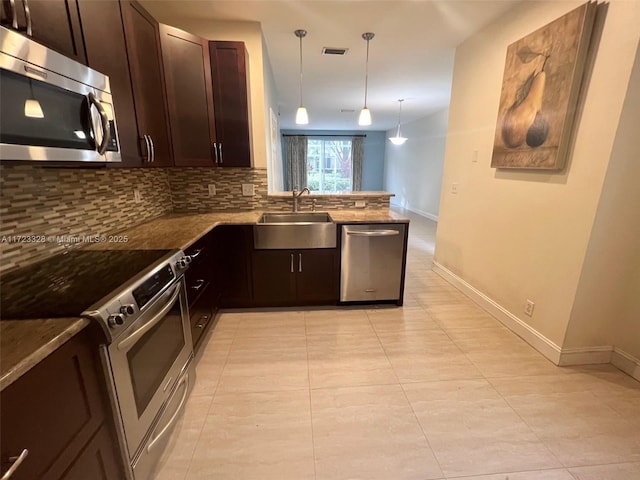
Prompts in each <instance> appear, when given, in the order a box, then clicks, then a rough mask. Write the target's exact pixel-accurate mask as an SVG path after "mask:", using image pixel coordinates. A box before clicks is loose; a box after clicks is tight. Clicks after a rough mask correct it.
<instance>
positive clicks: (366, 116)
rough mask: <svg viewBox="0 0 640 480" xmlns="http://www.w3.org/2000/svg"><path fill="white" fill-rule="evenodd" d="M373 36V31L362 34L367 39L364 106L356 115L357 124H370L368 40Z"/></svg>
mask: <svg viewBox="0 0 640 480" xmlns="http://www.w3.org/2000/svg"><path fill="white" fill-rule="evenodd" d="M373 37H375V33H371V32H366V33H363V34H362V38H364V39H365V40H366V41H367V61H366V64H365V74H364V107H363V108H362V111H361V112H360V117H358V125H371V111H369V108H368V107H367V90H368V86H369V85H368V83H369V41H370V40H371V39H372V38H373Z"/></svg>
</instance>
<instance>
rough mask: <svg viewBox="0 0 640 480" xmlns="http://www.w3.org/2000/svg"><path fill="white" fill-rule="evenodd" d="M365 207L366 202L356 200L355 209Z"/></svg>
mask: <svg viewBox="0 0 640 480" xmlns="http://www.w3.org/2000/svg"><path fill="white" fill-rule="evenodd" d="M366 206H367V202H365V201H364V200H356V208H364V207H366Z"/></svg>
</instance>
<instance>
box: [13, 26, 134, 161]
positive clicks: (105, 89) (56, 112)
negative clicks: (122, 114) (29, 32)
mask: <svg viewBox="0 0 640 480" xmlns="http://www.w3.org/2000/svg"><path fill="white" fill-rule="evenodd" d="M0 84H2V88H1V89H0V159H2V160H35V161H57V162H76V161H81V162H119V161H121V156H120V151H119V145H118V133H117V128H116V120H115V112H114V110H113V100H112V98H111V89H110V85H109V78H108V77H107V76H106V75H103V74H101V73H98V72H96V71H95V70H92V69H90V68H88V67H86V66H85V65H82V64H80V63H78V62H76V61H74V60H71V59H69V58H67V57H65V56H64V55H60V54H59V53H57V52H54V51H53V50H50V49H48V48H46V47H44V46H42V45H40V44H38V43H36V42H34V41H32V40H29V39H28V38H26V37H23V36H22V35H20V34H18V33H16V32H13V31H11V30H9V29H7V28H4V27H0Z"/></svg>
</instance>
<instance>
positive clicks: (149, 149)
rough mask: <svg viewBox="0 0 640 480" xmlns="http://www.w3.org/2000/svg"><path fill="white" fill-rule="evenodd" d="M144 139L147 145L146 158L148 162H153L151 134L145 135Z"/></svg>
mask: <svg viewBox="0 0 640 480" xmlns="http://www.w3.org/2000/svg"><path fill="white" fill-rule="evenodd" d="M142 139H143V140H144V143H145V145H146V146H147V152H146V154H147V158H145V159H144V161H145V162H146V163H151V144H150V143H149V135H143V136H142Z"/></svg>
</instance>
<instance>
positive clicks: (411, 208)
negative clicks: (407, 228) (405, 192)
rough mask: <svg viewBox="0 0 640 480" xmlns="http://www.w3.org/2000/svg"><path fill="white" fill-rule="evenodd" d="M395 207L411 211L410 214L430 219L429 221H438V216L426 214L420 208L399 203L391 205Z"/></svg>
mask: <svg viewBox="0 0 640 480" xmlns="http://www.w3.org/2000/svg"><path fill="white" fill-rule="evenodd" d="M390 204H391V206H393V207H398V208H404V209H405V210H409V211H410V212H413V213H417V214H418V215H420V216H421V217H425V218H428V219H429V220H433V221H434V222H437V221H438V216H437V215H434V214H433V213H429V212H425V211H424V210H420V209H418V208H413V207H409V206H407V205H400V204H399V203H393V202H391V203H390Z"/></svg>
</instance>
